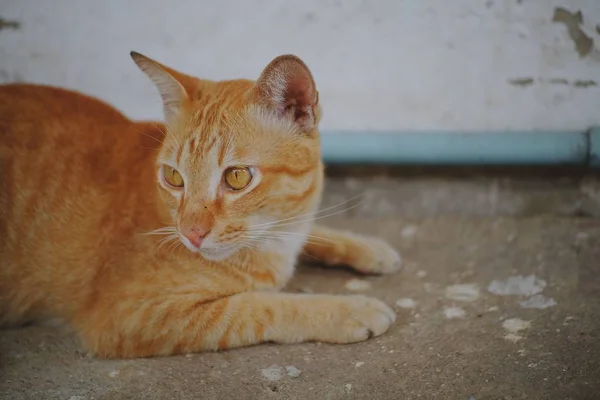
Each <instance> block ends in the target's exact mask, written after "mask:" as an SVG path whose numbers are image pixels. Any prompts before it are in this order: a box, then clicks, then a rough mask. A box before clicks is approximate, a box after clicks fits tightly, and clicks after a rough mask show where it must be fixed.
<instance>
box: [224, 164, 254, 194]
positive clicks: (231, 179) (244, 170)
mask: <svg viewBox="0 0 600 400" xmlns="http://www.w3.org/2000/svg"><path fill="white" fill-rule="evenodd" d="M224 178H225V183H226V184H227V186H229V187H230V188H231V189H233V190H242V189H243V188H245V187H246V186H248V185H249V184H250V181H252V171H250V168H248V167H232V168H228V169H227V170H226V171H225V176H224Z"/></svg>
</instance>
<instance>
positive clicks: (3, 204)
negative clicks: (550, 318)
mask: <svg viewBox="0 0 600 400" xmlns="http://www.w3.org/2000/svg"><path fill="white" fill-rule="evenodd" d="M132 57H133V59H134V60H135V62H136V63H137V65H138V66H139V67H140V68H141V69H142V70H143V71H144V72H145V73H146V74H147V75H148V76H149V77H150V78H151V79H152V81H153V82H154V83H155V84H156V86H157V88H158V90H159V92H160V94H161V96H162V100H163V103H164V111H165V118H166V125H165V126H163V125H160V124H154V123H150V122H133V121H131V120H129V119H127V118H126V117H124V116H123V115H122V114H121V113H119V112H118V111H117V110H115V109H114V108H112V107H110V106H109V105H107V104H105V103H102V102H100V101H98V100H96V99H94V98H91V97H87V96H84V95H82V94H79V93H75V92H71V91H66V90H62V89H57V88H51V87H45V86H36V85H24V84H14V85H4V86H0V237H1V238H2V241H1V242H0V325H15V324H19V323H22V322H26V321H31V320H36V319H40V318H46V317H59V318H62V319H64V320H66V321H67V322H68V323H69V324H70V325H71V326H73V327H74V328H75V329H76V330H77V332H78V333H79V334H80V335H81V337H82V339H83V341H84V343H85V344H86V345H87V347H88V348H89V349H90V351H92V352H93V353H94V354H96V355H97V356H99V357H142V356H153V355H168V354H177V353H188V352H198V351H203V350H216V349H227V348H234V347H238V346H246V345H252V344H257V343H261V342H269V341H270V342H278V343H298V342H303V341H322V342H329V343H349V342H356V341H360V340H364V339H367V338H368V337H369V336H371V335H380V334H382V333H384V332H385V331H386V330H387V329H388V327H389V326H390V324H391V323H392V322H393V321H394V320H395V314H394V312H393V311H392V309H390V308H389V307H388V306H387V305H385V304H384V303H382V302H381V301H379V300H377V299H374V298H369V297H364V296H333V295H312V294H310V295H309V294H288V293H278V292H277V291H278V290H279V289H281V288H282V287H283V286H284V285H285V284H286V282H287V281H288V280H289V279H290V277H291V276H292V273H293V271H294V264H295V262H296V258H297V256H298V254H299V253H300V252H301V251H302V252H304V253H306V254H307V255H308V256H310V257H313V258H316V259H318V260H319V261H321V262H323V263H324V264H326V265H337V264H345V265H350V266H352V267H353V268H355V269H356V270H359V271H362V272H366V273H388V272H393V271H396V270H397V269H398V268H399V267H400V257H399V255H398V253H396V252H395V251H394V250H393V249H392V248H391V247H389V245H387V244H386V243H385V242H383V241H380V240H378V239H374V238H368V237H364V236H359V235H355V234H352V233H348V232H340V231H336V230H331V229H326V228H323V227H319V226H313V225H312V220H313V219H314V216H315V212H316V211H317V208H318V205H319V201H320V197H321V191H322V185H323V165H322V162H321V158H320V156H321V154H320V145H319V133H318V131H317V124H318V122H319V119H320V114H321V111H320V107H319V104H318V93H317V90H316V88H315V83H314V81H313V77H312V75H311V73H310V71H309V70H308V68H307V67H306V65H305V64H304V63H303V62H302V61H301V60H300V59H298V58H297V57H295V56H292V55H286V56H281V57H278V58H276V59H275V60H273V61H272V62H271V63H270V64H269V65H268V66H267V68H266V69H265V70H264V72H263V73H262V74H261V76H260V78H259V79H258V80H257V81H256V82H252V81H248V80H232V81H223V82H212V81H206V80H200V79H197V78H193V77H190V76H187V75H184V74H182V73H179V72H176V71H174V70H172V69H170V68H168V67H166V66H164V65H161V64H159V63H157V62H155V61H153V60H151V59H149V58H147V57H145V56H142V55H141V54H138V53H132ZM163 244H166V245H164V246H163Z"/></svg>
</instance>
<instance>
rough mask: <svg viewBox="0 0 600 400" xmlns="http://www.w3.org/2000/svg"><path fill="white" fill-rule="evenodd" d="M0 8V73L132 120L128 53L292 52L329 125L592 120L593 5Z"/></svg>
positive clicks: (223, 55)
mask: <svg viewBox="0 0 600 400" xmlns="http://www.w3.org/2000/svg"><path fill="white" fill-rule="evenodd" d="M168 4H170V5H168ZM556 6H565V7H567V8H570V9H571V10H572V11H577V10H579V9H581V10H582V13H583V18H584V26H583V28H582V29H583V30H584V31H585V32H586V33H587V34H588V35H589V36H590V37H591V38H593V40H594V41H595V44H594V46H595V48H594V49H593V51H591V52H590V54H588V55H587V56H586V57H584V58H580V56H579V55H578V54H577V52H576V51H575V46H574V43H573V41H572V40H571V39H570V38H569V36H568V34H567V29H566V27H565V26H564V25H563V24H558V23H553V22H551V20H552V15H553V12H554V7H556ZM0 17H2V18H4V19H5V20H17V21H19V22H20V23H21V27H20V28H19V29H17V30H14V29H11V28H6V29H2V30H0V79H1V80H3V81H5V82H6V81H14V80H26V81H33V82H39V83H47V84H53V85H61V86H65V87H69V88H74V89H79V90H81V91H84V92H86V93H88V94H93V95H96V96H98V97H100V98H102V99H105V100H108V101H110V102H111V103H113V104H114V105H116V106H117V107H119V108H120V109H121V110H123V111H124V112H125V113H126V114H128V115H130V116H132V117H136V118H157V117H159V116H160V105H159V97H158V95H157V94H156V92H155V91H154V88H153V87H152V86H151V84H150V83H149V81H148V80H147V78H146V77H145V76H144V75H143V74H142V73H141V72H139V71H138V70H137V69H136V67H135V66H134V64H133V62H132V61H131V60H130V58H129V51H130V50H137V51H139V52H142V53H144V54H146V55H148V56H150V57H153V58H156V59H157V60H159V61H161V62H164V63H166V64H167V65H170V66H172V67H175V68H177V69H180V70H182V71H184V72H187V73H191V74H194V75H197V76H200V77H206V78H210V79H229V78H235V77H245V78H256V77H257V76H258V74H259V73H260V71H261V69H262V68H263V67H264V66H265V65H266V64H267V63H268V62H269V61H270V60H271V59H272V58H273V57H275V56H277V55H279V54H282V53H289V52H291V53H295V54H297V55H299V56H300V57H302V58H303V59H304V60H305V61H306V62H307V63H308V65H309V66H310V67H311V69H312V70H313V73H314V75H315V78H316V80H317V85H318V86H319V90H320V93H321V100H322V104H323V106H324V109H325V118H324V120H323V124H322V128H324V129H337V128H339V129H397V130H403V129H447V130H452V129H505V128H510V129H561V128H567V129H582V128H585V127H587V126H589V125H591V124H599V123H600V51H599V50H598V49H599V48H600V33H599V32H597V31H596V25H597V24H598V25H600V0H560V1H559V0H487V1H485V0H385V1H383V0H379V1H359V0H304V1H302V2H297V1H294V2H291V1H283V0H281V1H275V0H239V1H232V0H212V1H209V0H185V1H184V0H178V1H175V0H173V1H171V2H167V1H159V0H102V1H97V0H52V1H50V0H4V1H2V5H1V7H0ZM598 29H600V28H598ZM524 78H527V79H528V78H532V79H533V83H531V84H528V85H517V84H514V82H513V83H510V82H511V81H512V80H515V79H517V80H519V79H524ZM565 80H566V81H567V82H568V83H566V84H565ZM577 80H581V81H595V82H596V83H597V86H589V87H576V86H575V85H574V82H575V81H577ZM523 82H527V80H526V79H525V80H524V81H523Z"/></svg>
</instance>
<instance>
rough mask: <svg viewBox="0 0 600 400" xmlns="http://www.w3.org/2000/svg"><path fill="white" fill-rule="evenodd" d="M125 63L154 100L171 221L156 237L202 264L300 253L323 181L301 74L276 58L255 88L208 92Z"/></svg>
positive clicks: (290, 60) (308, 80) (161, 186)
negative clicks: (159, 108) (247, 253)
mask: <svg viewBox="0 0 600 400" xmlns="http://www.w3.org/2000/svg"><path fill="white" fill-rule="evenodd" d="M131 56H132V58H133V59H134V61H135V62H136V64H137V65H138V66H139V67H140V69H141V70H142V71H144V72H145V73H146V75H148V76H149V77H150V79H151V80H152V81H153V82H154V83H155V85H156V87H157V88H158V90H159V92H160V95H161V97H162V100H163V106H164V113H165V121H166V126H167V131H166V133H165V138H164V140H163V144H162V148H161V150H160V153H159V156H158V158H157V165H156V176H157V185H158V190H159V193H160V194H161V197H162V198H163V200H164V201H163V206H164V207H167V209H168V213H169V214H170V215H171V217H172V226H171V227H167V228H166V229H164V230H163V232H165V233H171V234H172V237H173V238H175V237H177V239H178V240H181V242H182V243H183V244H184V245H185V247H187V248H188V249H189V250H190V251H193V252H198V253H201V254H202V255H203V256H204V257H205V258H207V259H211V260H219V259H223V258H226V257H228V256H230V255H232V254H234V253H235V252H237V251H238V250H240V249H243V248H251V249H261V248H271V249H276V248H279V249H282V248H285V247H286V246H288V245H290V246H291V247H294V246H295V247H296V250H297V249H299V246H300V245H301V244H302V242H303V240H304V234H305V233H307V232H306V230H307V229H308V225H307V223H306V221H307V220H309V219H310V218H311V216H312V214H313V213H314V211H315V210H316V208H317V207H318V203H319V201H320V196H321V188H322V181H323V166H322V162H321V150H320V139H319V133H318V131H317V124H318V122H319V119H320V114H321V111H320V107H319V103H318V92H317V90H316V87H315V83H314V80H313V77H312V74H311V73H310V71H309V69H308V67H307V66H306V65H305V64H304V63H303V62H302V61H301V60H300V59H299V58H298V57H295V56H293V55H284V56H280V57H277V58H275V59H274V60H273V61H271V63H270V64H269V65H268V66H267V67H266V68H265V70H264V71H263V72H262V74H261V75H260V77H259V78H258V80H257V81H256V82H253V81H249V80H231V81H221V82H213V81H206V80H200V79H198V78H193V77H190V76H187V75H185V74H182V73H180V72H177V71H174V70H173V69H171V68H169V67H166V66H165V65H162V64H160V63H158V62H156V61H154V60H151V59H149V58H147V57H145V56H143V55H141V54H139V53H135V52H132V53H131Z"/></svg>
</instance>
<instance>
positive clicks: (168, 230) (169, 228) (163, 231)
mask: <svg viewBox="0 0 600 400" xmlns="http://www.w3.org/2000/svg"><path fill="white" fill-rule="evenodd" d="M174 233H177V228H175V227H174V226H165V227H163V228H158V229H154V230H152V231H149V232H142V233H141V235H169V234H174Z"/></svg>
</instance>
